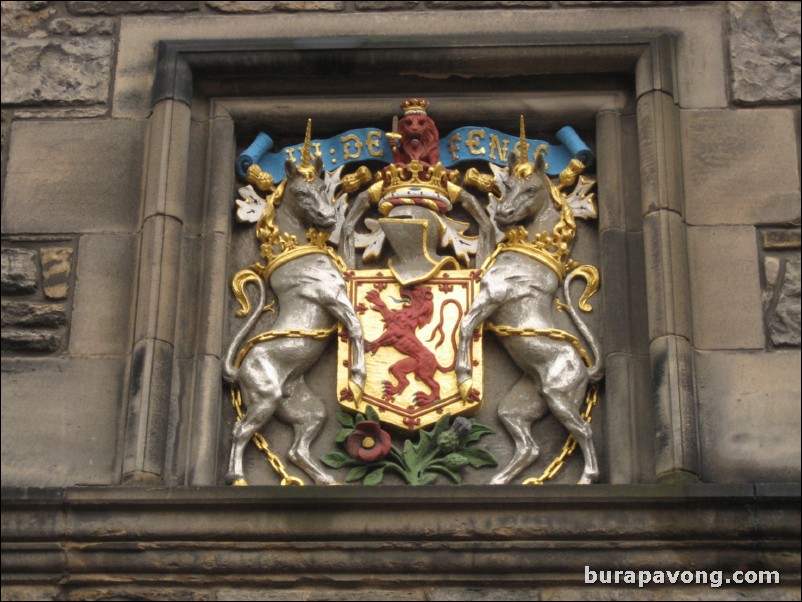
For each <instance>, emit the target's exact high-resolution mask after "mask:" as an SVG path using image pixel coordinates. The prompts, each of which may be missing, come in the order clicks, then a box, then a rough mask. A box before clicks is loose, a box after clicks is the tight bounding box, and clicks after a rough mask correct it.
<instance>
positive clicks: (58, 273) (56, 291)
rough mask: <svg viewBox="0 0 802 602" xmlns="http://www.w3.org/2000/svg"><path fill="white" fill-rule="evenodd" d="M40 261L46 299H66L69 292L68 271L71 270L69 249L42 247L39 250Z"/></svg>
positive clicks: (70, 250) (70, 251) (70, 249)
mask: <svg viewBox="0 0 802 602" xmlns="http://www.w3.org/2000/svg"><path fill="white" fill-rule="evenodd" d="M40 253H41V260H42V280H43V283H42V288H43V289H44V292H45V297H47V298H48V299H66V298H67V295H68V294H69V292H70V283H69V278H70V270H71V269H72V248H71V247H44V248H42V249H41V250H40Z"/></svg>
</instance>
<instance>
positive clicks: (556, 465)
mask: <svg viewBox="0 0 802 602" xmlns="http://www.w3.org/2000/svg"><path fill="white" fill-rule="evenodd" d="M485 326H486V327H487V329H488V330H492V331H493V332H495V333H496V334H497V335H499V336H502V337H510V336H519V337H548V338H550V339H554V340H556V341H568V342H570V343H571V344H572V345H573V346H574V347H575V348H576V350H577V351H578V352H579V355H580V356H581V357H582V359H583V360H584V362H585V364H587V365H588V366H590V365H591V364H592V362H591V361H590V355H588V352H587V351H586V350H585V349H584V347H582V344H581V343H580V342H579V339H578V338H576V337H575V336H574V335H572V334H571V333H568V332H565V331H564V330H559V329H557V328H544V329H541V328H513V327H512V326H498V325H496V324H491V323H490V322H485ZM598 401H599V386H598V385H596V384H594V385H591V386H590V387H589V388H588V391H587V394H586V395H585V411H584V412H582V420H584V421H585V422H588V423H590V422H591V421H592V418H591V415H590V413H591V412H592V411H593V408H594V407H595V406H596V403H597V402H598ZM575 449H576V439H574V436H573V435H568V439H566V440H565V443H564V444H563V448H562V451H561V452H560V454H559V455H558V456H557V457H556V458H554V460H552V462H551V464H549V465H548V467H547V468H546V470H544V471H543V474H541V475H540V476H539V477H533V478H531V479H526V480H525V481H524V482H523V484H524V485H543V483H545V482H546V481H548V480H550V479H553V478H554V477H555V476H557V473H558V472H560V470H562V468H563V466H565V459H566V458H568V457H569V456H570V455H571V454H572V453H574V450H575Z"/></svg>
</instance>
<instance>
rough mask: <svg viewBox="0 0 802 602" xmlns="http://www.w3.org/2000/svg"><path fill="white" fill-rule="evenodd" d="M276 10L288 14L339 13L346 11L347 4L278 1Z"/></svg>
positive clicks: (291, 0) (297, 0)
mask: <svg viewBox="0 0 802 602" xmlns="http://www.w3.org/2000/svg"><path fill="white" fill-rule="evenodd" d="M276 10H282V11H287V12H311V11H325V12H337V11H341V10H345V2H327V1H325V0H324V1H322V2H314V1H310V0H278V1H277V2H276Z"/></svg>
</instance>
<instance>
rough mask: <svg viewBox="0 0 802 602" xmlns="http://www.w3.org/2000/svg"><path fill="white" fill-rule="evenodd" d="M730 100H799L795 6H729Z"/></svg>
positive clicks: (798, 58)
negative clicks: (731, 98)
mask: <svg viewBox="0 0 802 602" xmlns="http://www.w3.org/2000/svg"><path fill="white" fill-rule="evenodd" d="M727 10H728V12H729V22H730V69H731V77H732V96H733V100H735V101H736V102H742V103H759V102H762V103H765V102H778V101H789V100H799V98H800V38H799V36H800V7H799V5H798V4H796V3H794V2H741V1H739V2H728V3H727Z"/></svg>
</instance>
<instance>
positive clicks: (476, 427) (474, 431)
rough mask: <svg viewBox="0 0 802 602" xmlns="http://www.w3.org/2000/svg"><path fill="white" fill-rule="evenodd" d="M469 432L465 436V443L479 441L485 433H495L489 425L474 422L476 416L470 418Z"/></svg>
mask: <svg viewBox="0 0 802 602" xmlns="http://www.w3.org/2000/svg"><path fill="white" fill-rule="evenodd" d="M471 426H472V428H471V432H470V434H469V435H468V436H467V437H465V443H466V444H468V443H475V442H477V441H479V439H481V438H482V437H484V436H485V435H495V434H496V431H494V430H493V429H491V428H490V427H489V426H485V425H484V424H480V423H478V422H476V418H472V419H471Z"/></svg>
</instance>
